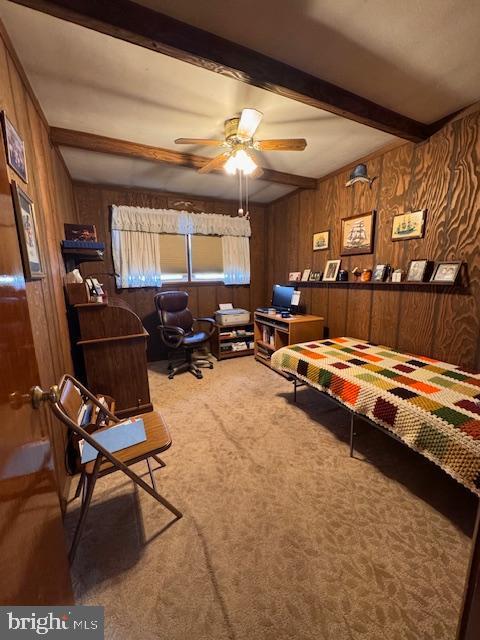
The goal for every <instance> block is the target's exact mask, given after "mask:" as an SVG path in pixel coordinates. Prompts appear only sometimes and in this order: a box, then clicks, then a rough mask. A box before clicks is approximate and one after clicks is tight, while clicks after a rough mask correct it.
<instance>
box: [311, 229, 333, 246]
mask: <svg viewBox="0 0 480 640" xmlns="http://www.w3.org/2000/svg"><path fill="white" fill-rule="evenodd" d="M329 246H330V231H319V232H318V233H314V234H313V250H314V251H319V250H320V249H328V247H329Z"/></svg>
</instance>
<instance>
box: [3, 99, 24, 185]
mask: <svg viewBox="0 0 480 640" xmlns="http://www.w3.org/2000/svg"><path fill="white" fill-rule="evenodd" d="M1 120H2V129H3V137H4V140H5V151H6V154H7V162H8V164H9V165H10V166H11V167H12V169H13V170H14V171H15V173H17V174H18V175H19V176H20V178H21V179H22V180H23V181H24V182H25V183H27V182H28V179H27V160H26V158H25V143H24V142H23V140H22V139H21V137H20V136H19V135H18V133H17V130H16V129H15V127H14V126H13V124H12V123H11V122H10V120H9V119H8V118H7V115H6V113H5V111H2V113H1Z"/></svg>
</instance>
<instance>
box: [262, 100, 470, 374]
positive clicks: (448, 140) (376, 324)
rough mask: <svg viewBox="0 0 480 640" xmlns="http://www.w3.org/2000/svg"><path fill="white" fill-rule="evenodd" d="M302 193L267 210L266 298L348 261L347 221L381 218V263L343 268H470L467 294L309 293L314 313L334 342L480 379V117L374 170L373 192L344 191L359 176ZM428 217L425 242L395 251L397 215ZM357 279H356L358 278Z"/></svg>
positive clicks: (373, 161) (376, 163) (394, 154)
mask: <svg viewBox="0 0 480 640" xmlns="http://www.w3.org/2000/svg"><path fill="white" fill-rule="evenodd" d="M355 164H356V163H355V162H353V163H352V165H351V166H349V167H348V168H346V169H345V170H343V171H340V172H338V173H335V174H332V175H331V176H327V177H326V178H324V179H322V180H321V181H319V186H318V188H317V190H316V191H297V192H295V193H294V194H291V195H289V196H286V197H284V198H282V199H280V200H278V201H277V202H274V203H272V204H271V205H269V207H268V210H267V238H268V240H267V265H268V268H267V290H269V289H270V288H271V286H272V284H273V283H274V282H285V281H286V280H287V278H288V273H289V271H300V270H303V269H306V268H312V269H313V270H314V271H323V269H324V266H325V261H326V260H327V259H335V258H339V257H340V225H341V218H342V217H348V216H352V215H354V214H357V213H362V212H364V211H368V210H371V209H376V210H377V223H376V239H375V249H374V253H373V254H370V255H364V256H351V257H346V258H345V257H344V258H342V268H346V269H348V270H349V271H350V270H351V269H353V268H354V267H355V266H356V265H358V266H359V267H360V268H366V267H373V266H374V265H375V264H376V263H390V264H391V265H392V266H394V267H395V268H404V269H405V268H406V267H407V265H408V262H409V260H411V259H414V258H420V259H422V258H428V259H431V260H464V261H465V262H466V263H467V267H468V280H469V282H468V285H467V286H466V288H465V289H464V290H462V291H457V292H455V293H453V292H448V290H447V289H442V290H440V291H439V290H430V289H427V288H425V290H420V288H418V289H415V290H413V289H412V290H409V289H395V288H392V289H386V288H385V289H383V288H377V289H374V288H373V287H372V288H360V287H359V288H354V286H351V287H347V286H335V285H331V286H328V287H325V286H323V287H322V286H319V287H314V286H312V287H309V288H307V287H304V288H303V289H302V296H303V302H304V303H305V305H306V309H307V311H308V312H311V313H314V314H318V315H322V316H324V317H325V325H326V326H327V327H328V331H329V335H330V336H340V335H348V336H354V337H357V338H362V339H367V340H371V341H372V342H376V343H381V344H386V345H389V346H392V347H396V348H398V349H400V350H404V351H408V352H412V353H418V354H424V355H427V356H431V357H435V358H441V359H444V360H447V361H449V362H453V363H455V364H460V365H462V366H465V367H468V368H473V369H480V338H479V335H480V179H479V178H480V173H479V171H480V113H479V112H478V111H474V112H473V113H469V114H468V115H466V116H465V117H463V118H461V119H457V120H456V121H453V122H451V123H450V124H448V125H447V126H445V127H444V128H443V129H442V130H441V131H439V132H438V133H437V134H435V135H434V136H433V137H432V138H430V139H429V140H428V141H426V142H424V143H421V144H417V145H414V144H410V143H407V144H404V145H402V146H398V147H396V148H393V149H390V150H388V151H385V152H383V153H381V152H380V153H378V154H376V155H373V156H371V157H370V159H369V160H368V162H367V166H368V172H369V175H371V176H378V178H377V179H376V180H375V181H374V183H373V185H372V188H370V187H369V186H368V185H365V184H362V183H358V184H356V185H354V186H353V187H351V188H348V189H347V188H345V182H346V180H347V178H348V175H349V173H350V171H351V167H352V166H354V165H355ZM423 208H426V209H428V213H427V223H426V233H425V237H424V238H423V239H421V240H407V241H403V242H392V241H391V240H390V235H391V228H392V217H393V215H394V214H397V213H402V212H404V211H409V210H416V209H423ZM325 229H330V230H331V237H330V249H329V250H328V251H313V249H312V235H313V233H314V232H317V231H323V230H325ZM350 278H352V276H351V275H350Z"/></svg>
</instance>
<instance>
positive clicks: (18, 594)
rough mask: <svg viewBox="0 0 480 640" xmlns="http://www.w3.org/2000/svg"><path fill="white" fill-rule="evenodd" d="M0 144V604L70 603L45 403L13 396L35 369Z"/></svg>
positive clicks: (31, 382)
mask: <svg viewBox="0 0 480 640" xmlns="http://www.w3.org/2000/svg"><path fill="white" fill-rule="evenodd" d="M0 147H1V149H0V550H1V552H0V604H1V605H8V604H24V605H34V604H37V605H42V604H45V605H53V604H70V603H73V596H72V588H71V583H70V574H69V568H68V562H67V555H66V548H65V539H64V533H63V526H62V518H61V511H60V503H59V498H58V493H57V487H56V482H55V474H54V468H53V458H52V451H51V446H50V440H49V438H48V435H47V433H48V432H47V426H46V413H45V412H46V411H49V408H48V406H45V404H43V406H40V408H39V409H37V410H34V409H33V407H32V405H31V403H28V402H25V401H24V402H20V401H19V397H20V396H22V395H24V394H25V395H27V394H28V393H29V391H30V389H31V387H33V386H35V385H38V384H39V374H38V366H37V360H36V357H35V350H34V344H33V336H32V327H31V324H30V316H29V313H28V306H27V298H26V292H25V280H24V278H23V269H22V263H21V258H20V249H19V244H18V237H17V232H16V227H15V218H14V213H13V205H12V197H11V194H10V184H9V180H8V175H7V169H6V164H5V155H4V153H3V151H2V150H3V140H2V137H1V136H0ZM12 394H16V396H15V397H16V400H17V401H16V402H15V399H14V398H12ZM15 406H17V407H18V408H14V407H15Z"/></svg>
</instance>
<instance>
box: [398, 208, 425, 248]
mask: <svg viewBox="0 0 480 640" xmlns="http://www.w3.org/2000/svg"><path fill="white" fill-rule="evenodd" d="M426 216H427V210H426V209H419V210H418V211H408V212H407V213H399V214H398V215H395V216H393V220H392V240H393V241H397V240H413V239H414V238H423V236H424V235H425V220H426Z"/></svg>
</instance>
